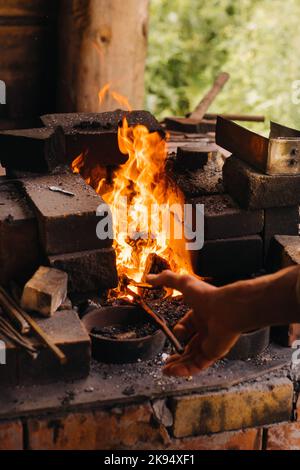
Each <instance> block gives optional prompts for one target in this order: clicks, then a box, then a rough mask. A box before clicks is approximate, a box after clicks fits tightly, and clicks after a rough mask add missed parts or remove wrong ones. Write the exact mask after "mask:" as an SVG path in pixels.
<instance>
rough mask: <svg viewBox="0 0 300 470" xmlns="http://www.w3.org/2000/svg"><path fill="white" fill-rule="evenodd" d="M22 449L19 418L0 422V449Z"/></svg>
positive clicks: (21, 429) (21, 428)
mask: <svg viewBox="0 0 300 470" xmlns="http://www.w3.org/2000/svg"><path fill="white" fill-rule="evenodd" d="M3 450H5V451H7V450H23V426H22V422H21V420H16V421H1V422H0V451H3Z"/></svg>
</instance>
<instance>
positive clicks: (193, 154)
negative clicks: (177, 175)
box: [176, 143, 217, 170]
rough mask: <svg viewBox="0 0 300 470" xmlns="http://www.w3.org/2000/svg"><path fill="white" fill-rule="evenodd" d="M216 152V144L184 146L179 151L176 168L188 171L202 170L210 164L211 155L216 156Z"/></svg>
mask: <svg viewBox="0 0 300 470" xmlns="http://www.w3.org/2000/svg"><path fill="white" fill-rule="evenodd" d="M216 152H217V146H216V145H214V144H210V145H208V144H206V145H203V144H202V143H200V144H198V145H196V144H194V145H193V146H190V145H183V146H182V147H178V149H177V156H176V166H177V167H179V168H184V169H187V170H197V169H201V168H203V167H204V166H205V165H206V164H207V163H208V158H209V156H210V154H214V155H216Z"/></svg>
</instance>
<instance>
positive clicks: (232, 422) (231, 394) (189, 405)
mask: <svg viewBox="0 0 300 470" xmlns="http://www.w3.org/2000/svg"><path fill="white" fill-rule="evenodd" d="M292 405H293V384H292V382H291V381H290V380H288V379H279V378H278V379H276V378H273V380H272V381H270V382H269V381H268V380H267V379H265V380H264V381H262V382H259V383H253V384H251V385H250V384H249V385H248V384H247V385H240V386H237V387H232V388H231V389H229V390H224V391H218V392H211V393H207V394H202V395H190V396H180V397H175V398H172V399H171V409H172V410H173V416H174V425H173V434H174V437H176V438H181V437H188V436H195V435H199V434H200V435H202V434H210V433H217V432H224V431H233V430H237V429H245V428H252V427H257V426H262V425H267V424H271V423H277V422H281V421H286V420H288V419H290V416H291V413H292Z"/></svg>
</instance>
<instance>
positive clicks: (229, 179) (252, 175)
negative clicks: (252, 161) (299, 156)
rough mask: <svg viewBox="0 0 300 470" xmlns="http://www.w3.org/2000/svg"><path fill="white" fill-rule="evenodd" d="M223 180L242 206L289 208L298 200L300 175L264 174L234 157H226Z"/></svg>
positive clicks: (250, 207)
mask: <svg viewBox="0 0 300 470" xmlns="http://www.w3.org/2000/svg"><path fill="white" fill-rule="evenodd" d="M223 183H224V187H225V190H226V191H227V192H228V193H229V194H230V196H231V197H233V199H235V200H236V201H237V202H238V203H239V204H240V206H241V207H243V208H244V209H268V208H270V207H291V206H296V205H299V203H300V175H292V176H287V175H283V176H281V175H276V176H275V175H273V176H270V175H265V174H263V173H260V172H258V171H257V170H254V169H253V168H252V167H250V166H249V165H247V164H246V163H244V162H242V161H241V160H239V159H237V158H235V157H230V158H227V159H226V162H225V164H224V167H223Z"/></svg>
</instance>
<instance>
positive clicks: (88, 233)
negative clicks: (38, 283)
mask: <svg viewBox="0 0 300 470" xmlns="http://www.w3.org/2000/svg"><path fill="white" fill-rule="evenodd" d="M22 184H23V186H24V189H25V192H26V194H27V196H28V198H29V199H30V200H31V202H32V204H33V207H34V210H35V213H36V216H37V219H38V222H39V233H40V239H41V243H42V245H43V248H44V250H45V252H46V253H47V254H48V255H56V254H61V253H74V252H77V251H82V250H90V249H98V248H106V247H110V246H111V245H112V243H113V240H112V239H110V238H107V239H106V240H100V239H99V238H98V237H97V235H96V228H97V224H98V223H99V222H100V220H101V218H100V217H99V216H97V214H96V211H97V208H98V207H99V205H100V204H103V202H104V201H103V199H102V198H101V197H100V196H99V195H98V194H97V193H96V192H95V191H94V190H93V189H92V188H91V187H90V186H89V185H87V184H86V183H85V181H84V180H83V179H82V178H81V177H80V176H79V175H74V174H72V173H64V174H59V175H46V176H38V177H36V178H24V179H22ZM52 186H54V187H59V188H61V189H63V190H66V191H70V192H71V193H73V194H74V197H70V196H68V195H65V194H63V193H60V192H54V191H51V190H50V187H52Z"/></svg>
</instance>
